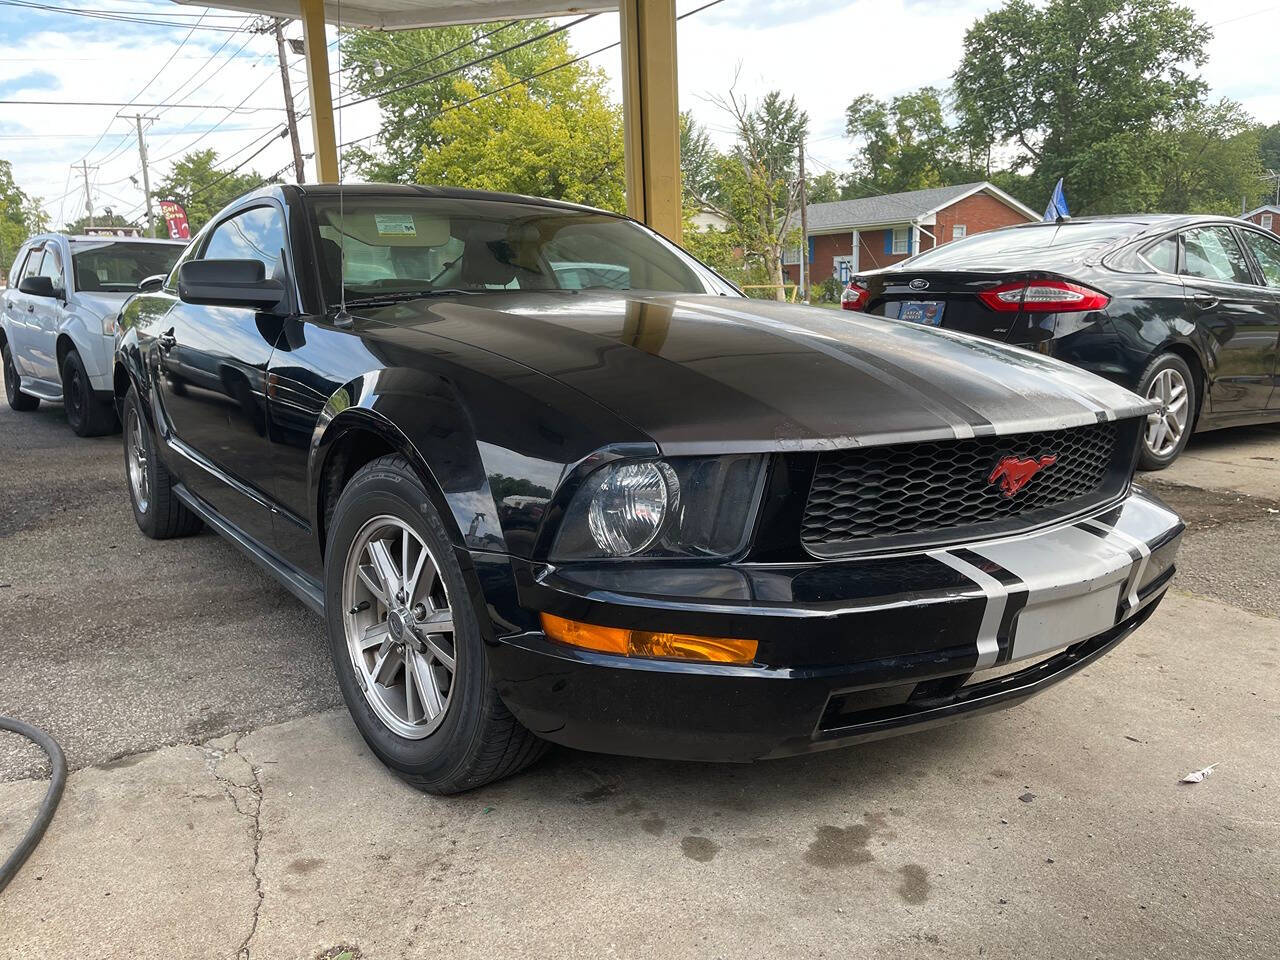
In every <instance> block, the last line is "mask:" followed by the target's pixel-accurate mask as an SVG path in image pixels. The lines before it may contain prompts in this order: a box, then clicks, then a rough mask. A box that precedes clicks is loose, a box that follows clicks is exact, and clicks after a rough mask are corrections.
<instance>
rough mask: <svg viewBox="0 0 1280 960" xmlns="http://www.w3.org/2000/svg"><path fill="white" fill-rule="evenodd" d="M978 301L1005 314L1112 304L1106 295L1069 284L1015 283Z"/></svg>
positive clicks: (1063, 282) (1035, 281)
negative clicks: (1019, 311)
mask: <svg viewBox="0 0 1280 960" xmlns="http://www.w3.org/2000/svg"><path fill="white" fill-rule="evenodd" d="M978 299H979V300H981V301H982V302H983V303H985V304H986V305H987V306H988V307H990V308H991V309H992V310H1000V311H1002V312H1005V313H1013V312H1015V311H1017V310H1029V311H1031V312H1033V313H1067V312H1071V311H1077V310H1081V311H1083V310H1101V309H1103V308H1104V307H1105V306H1106V305H1107V304H1108V303H1110V302H1111V298H1110V297H1108V296H1107V295H1106V294H1105V293H1099V292H1098V291H1097V290H1094V289H1092V288H1090V287H1083V286H1081V285H1080V284H1078V283H1071V282H1069V281H1067V280H1015V281H1014V282H1013V283H1003V284H1001V285H1000V286H998V287H992V288H991V289H990V290H983V291H982V292H981V293H980V294H978Z"/></svg>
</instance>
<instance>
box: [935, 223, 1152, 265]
mask: <svg viewBox="0 0 1280 960" xmlns="http://www.w3.org/2000/svg"><path fill="white" fill-rule="evenodd" d="M1136 228H1137V225H1135V224H1131V223H1123V222H1117V221H1114V220H1102V221H1098V220H1083V221H1075V222H1067V223H1046V224H1036V225H1034V226H1027V227H1014V228H1013V229H1009V230H991V231H989V232H987V233H978V234H974V235H973V236H970V237H965V238H964V239H963V240H953V241H952V242H951V243H948V244H945V245H943V246H941V247H938V248H936V249H934V250H926V251H925V252H924V253H922V254H920V255H919V256H917V257H915V258H913V259H912V260H911V261H910V262H911V266H913V267H928V268H936V269H946V268H948V267H963V266H968V265H971V264H974V263H981V262H982V261H983V260H984V259H985V258H986V257H988V256H991V255H1001V256H1003V255H1005V254H1009V253H1020V252H1024V251H1025V252H1032V251H1037V250H1049V249H1053V250H1056V251H1069V252H1070V253H1072V254H1075V255H1079V256H1082V255H1084V254H1086V253H1088V252H1090V251H1092V250H1094V249H1099V250H1101V249H1103V248H1105V247H1108V246H1110V245H1111V244H1113V243H1115V242H1116V241H1117V240H1120V239H1123V238H1124V237H1127V236H1129V235H1130V234H1132V233H1133V231H1134V230H1135V229H1136Z"/></svg>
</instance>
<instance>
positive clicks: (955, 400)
mask: <svg viewBox="0 0 1280 960" xmlns="http://www.w3.org/2000/svg"><path fill="white" fill-rule="evenodd" d="M115 384H116V393H117V396H118V397H119V402H120V404H121V411H122V419H123V422H124V424H125V464H126V468H127V472H128V479H129V490H130V496H131V500H132V504H133V510H134V515H135V518H136V520H137V522H138V525H139V527H141V529H142V530H143V532H144V533H146V534H147V535H149V536H152V537H174V536H180V535H184V534H190V533H193V532H195V531H196V530H197V529H199V528H200V526H201V525H202V524H204V525H208V526H210V527H212V528H213V529H215V530H216V531H217V532H219V533H220V534H222V535H223V536H225V537H227V538H228V539H230V540H231V541H233V542H234V543H235V544H237V545H238V546H239V547H240V548H241V549H243V550H244V551H245V552H246V553H247V554H248V555H249V556H250V557H251V558H252V559H253V560H255V561H256V562H258V563H259V564H261V565H262V566H263V567H264V568H266V569H267V570H268V571H270V572H271V573H272V574H273V575H275V576H276V577H277V578H278V579H279V580H280V581H281V582H282V583H283V584H284V585H285V586H286V587H288V588H289V589H290V590H291V591H293V593H294V594H296V595H297V596H298V597H299V598H300V599H301V600H302V601H303V602H305V603H307V604H309V605H310V606H311V607H313V608H314V609H316V610H317V611H320V612H322V613H323V615H324V617H325V620H326V623H327V628H328V634H329V641H330V645H331V650H332V655H333V662H334V666H335V668H336V670H337V675H338V680H339V683H340V684H341V687H342V692H343V695H344V697H345V699H346V702H347V705H348V707H349V708H350V711H351V715H352V717H353V719H354V721H355V723H356V725H357V727H358V728H359V730H360V732H361V734H362V735H363V736H364V738H365V739H366V741H367V742H368V743H369V745H370V747H371V748H372V749H373V751H374V752H375V753H376V754H377V755H378V756H379V757H380V758H381V759H382V760H383V761H384V762H385V763H387V764H388V765H389V766H390V767H391V768H392V769H394V770H395V771H396V772H397V773H399V774H400V775H401V776H402V777H404V778H405V779H406V780H408V781H409V782H411V783H413V784H415V785H417V786H419V787H421V788H422V789H425V790H430V791H435V792H452V791H457V790H464V789H467V788H469V787H474V786H477V785H479V784H482V783H485V782H487V781H490V780H493V779H496V778H498V777H501V776H504V775H506V774H509V773H512V772H514V771H515V770H518V769H520V768H521V767H522V766H524V765H526V764H527V763H529V762H531V761H532V760H533V759H534V758H536V757H537V756H538V755H539V753H540V752H541V750H542V749H543V747H544V745H545V743H546V742H547V741H554V742H557V743H562V744H568V745H570V746H573V747H579V748H583V749H588V750H600V751H611V752H620V753H629V754H635V755H641V756H650V757H677V758H686V759H698V760H739V761H747V760H753V759H756V758H761V757H769V756H780V755H785V754H794V753H801V752H805V751H811V750H820V749H824V748H827V747H831V746H836V745H840V744H846V743H853V742H856V741H859V740H865V739H868V738H874V737H882V736H887V735H890V734H893V733H898V732H902V731H907V730H912V729H919V728H921V727H925V726H929V725H932V724H936V723H942V722H946V721H949V720H953V719H956V718H959V717H962V716H965V715H968V714H972V713H976V712H981V711H983V710H989V709H993V708H996V707H1001V706H1005V705H1008V704H1011V703H1014V702H1017V701H1019V700H1021V699H1024V698H1025V697H1027V696H1030V695H1031V694H1034V693H1036V692H1038V691H1040V690H1042V689H1044V688H1045V687H1047V686H1049V685H1050V684H1052V683H1054V682H1056V681H1058V680H1060V679H1062V678H1063V677H1065V676H1068V675H1070V674H1071V673H1073V672H1075V671H1077V670H1079V669H1080V668H1082V667H1083V666H1085V665H1086V664H1088V663H1091V662H1092V661H1094V660H1095V659H1096V658H1097V657H1099V656H1101V655H1102V654H1103V653H1105V652H1106V651H1107V650H1109V649H1111V648H1112V647H1113V646H1115V645H1116V644H1117V643H1118V642H1119V641H1120V640H1121V639H1122V638H1124V637H1125V636H1127V635H1128V634H1129V633H1130V632H1131V631H1133V630H1134V629H1135V628H1136V627H1137V626H1138V625H1139V624H1141V623H1142V622H1143V621H1144V620H1145V619H1146V618H1147V617H1149V616H1150V615H1151V613H1152V611H1153V610H1154V609H1155V607H1156V604H1157V603H1158V602H1159V601H1160V599H1161V598H1162V596H1163V595H1164V593H1165V590H1166V588H1167V587H1168V584H1169V582H1170V579H1171V578H1172V576H1173V569H1174V567H1173V564H1174V555H1175V553H1176V551H1177V548H1178V542H1179V539H1180V536H1181V533H1182V524H1181V523H1180V522H1179V520H1178V518H1177V517H1176V516H1175V515H1174V514H1172V513H1171V512H1170V511H1169V510H1167V509H1166V508H1165V507H1163V506H1162V505H1161V504H1160V503H1159V502H1157V501H1156V500H1154V499H1153V498H1151V497H1149V496H1147V495H1145V494H1143V493H1141V492H1140V491H1138V490H1136V489H1135V488H1133V487H1131V485H1130V478H1131V476H1132V472H1133V466H1134V462H1135V460H1136V458H1137V455H1138V449H1139V437H1140V434H1141V432H1142V429H1143V425H1144V424H1145V420H1146V417H1147V415H1148V413H1149V412H1150V411H1151V405H1150V404H1149V403H1148V402H1146V401H1145V400H1143V399H1142V398H1141V397H1138V396H1136V395H1134V394H1132V393H1130V392H1129V391H1127V390H1124V389H1121V388H1120V387H1117V386H1115V385H1113V384H1111V383H1109V382H1107V381H1105V380H1102V379H1100V378H1098V377H1094V376H1093V375H1091V374H1088V373H1085V372H1084V371H1081V370H1078V369H1076V368H1074V367H1071V366H1069V365H1066V364H1062V363H1059V362H1058V361H1055V360H1053V359H1050V358H1048V357H1042V356H1038V355H1036V354H1034V353H1028V352H1026V351H1022V350H1015V349H1012V348H1009V347H1004V346H1001V345H998V344H993V343H989V342H986V341H983V340H980V339H977V338H972V337H960V336H956V335H954V334H951V333H948V332H947V331H945V330H943V331H939V330H933V329H928V328H925V327H922V326H918V325H912V324H900V323H894V322H890V321H885V320H881V319H878V318H873V317H860V316H857V315H853V314H848V315H842V314H832V313H830V312H828V311H824V310H819V309H810V308H806V307H799V306H789V305H786V304H777V303H765V302H759V301H752V300H747V299H745V298H743V297H742V296H741V294H740V293H739V292H738V291H737V290H736V289H735V288H734V287H732V286H731V285H730V284H729V283H727V282H726V281H724V280H723V279H721V278H720V277H718V276H717V275H716V274H715V273H713V272H712V271H711V270H709V269H707V268H706V267H705V266H703V265H702V264H700V263H699V262H697V261H696V260H694V259H693V258H691V257H689V256H688V255H687V254H685V253H684V252H683V251H682V250H680V249H679V248H678V247H676V246H674V245H673V244H671V243H669V242H667V241H666V240H664V239H663V238H661V237H659V236H657V235H656V234H654V233H652V232H651V231H649V230H647V229H646V228H644V227H642V226H640V225H639V224H637V223H635V222H633V221H631V220H628V219H626V218H625V217H619V216H616V215H614V214H610V213H605V212H602V211H598V210H591V209H588V208H584V207H577V206H570V205H567V204H563V203H554V202H550V201H542V200H533V199H529V198H527V197H513V196H503V195H494V194H483V193H471V192H464V191H457V190H444V189H433V188H418V187H376V186H365V187H347V188H344V190H343V192H342V195H341V197H340V195H339V192H338V190H337V188H334V187H328V186H323V187H305V188H302V187H292V186H290V187H274V188H268V189H264V190H261V191H258V192H255V193H253V194H250V195H248V196H246V197H244V198H243V199H241V200H239V201H237V202H236V203H234V204H232V205H231V206H229V207H228V208H226V209H225V210H223V211H222V212H221V213H220V214H219V215H218V216H217V217H215V218H214V219H213V221H212V222H211V223H210V224H209V225H208V226H207V227H206V228H205V229H204V230H203V231H202V232H201V233H200V235H199V236H198V237H197V238H196V239H195V240H194V241H192V243H191V246H190V247H189V249H188V252H187V253H186V255H185V256H184V258H183V260H182V262H180V264H179V265H178V267H177V268H176V270H175V271H174V274H173V276H172V277H170V278H169V280H168V281H167V282H166V283H165V284H164V285H163V286H160V287H159V288H157V289H154V290H152V291H150V292H147V293H143V294H140V295H139V296H138V297H136V298H135V299H134V300H133V301H131V302H130V304H129V305H128V307H127V308H126V310H125V312H124V315H123V316H122V318H121V332H120V334H119V336H118V341H117V350H116V369H115ZM192 640H193V642H200V641H199V638H192ZM247 666H248V665H247Z"/></svg>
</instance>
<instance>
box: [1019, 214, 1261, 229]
mask: <svg viewBox="0 0 1280 960" xmlns="http://www.w3.org/2000/svg"><path fill="white" fill-rule="evenodd" d="M1240 222H1241V220H1240V219H1239V218H1238V217H1223V216H1219V215H1218V214H1213V213H1108V214H1099V215H1097V216H1089V217H1067V218H1065V219H1063V220H1062V221H1061V222H1059V221H1057V220H1038V221H1036V222H1034V223H1017V224H1013V225H1012V226H1009V227H1003V228H1001V229H1004V230H1036V229H1041V228H1044V227H1058V226H1064V227H1065V226H1070V225H1071V224H1073V223H1114V224H1118V225H1121V226H1132V227H1134V228H1135V230H1134V232H1135V233H1136V232H1139V231H1140V230H1145V229H1147V228H1160V229H1172V228H1176V227H1179V226H1183V225H1187V224H1192V223H1235V224H1239V223H1240Z"/></svg>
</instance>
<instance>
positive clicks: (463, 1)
mask: <svg viewBox="0 0 1280 960" xmlns="http://www.w3.org/2000/svg"><path fill="white" fill-rule="evenodd" d="M174 2H175V3H181V4H185V5H189V6H199V7H204V6H209V5H210V4H209V3H208V2H207V0H174ZM212 6H214V7H217V8H218V9H219V10H243V11H244V12H245V13H259V14H266V15H268V16H273V17H292V18H296V17H297V16H298V0H213V3H212ZM338 6H339V5H338V4H336V3H325V5H324V18H325V20H326V21H328V22H329V23H337V22H338ZM341 6H342V25H343V26H351V27H369V28H372V29H374V30H409V29H413V28H416V27H440V26H445V25H447V24H452V23H482V22H484V21H487V20H512V19H528V18H531V17H557V16H568V15H572V14H582V13H603V12H605V11H613V10H617V9H618V2H617V0H613V2H609V0H351V2H350V3H347V2H344V3H343V4H342V5H341Z"/></svg>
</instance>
